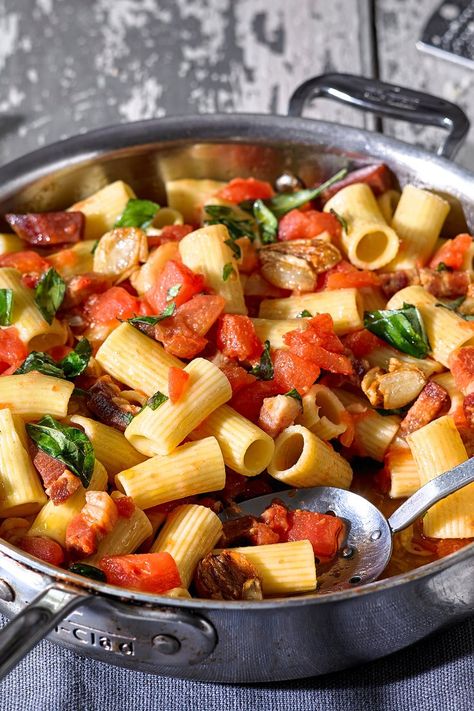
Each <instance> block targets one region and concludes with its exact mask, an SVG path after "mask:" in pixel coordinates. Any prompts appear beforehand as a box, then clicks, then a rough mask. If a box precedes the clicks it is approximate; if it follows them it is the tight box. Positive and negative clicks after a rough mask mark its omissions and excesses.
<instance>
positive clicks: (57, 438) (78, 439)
mask: <svg viewBox="0 0 474 711" xmlns="http://www.w3.org/2000/svg"><path fill="white" fill-rule="evenodd" d="M26 430H27V432H28V434H29V436H30V438H31V439H32V440H33V442H35V444H36V445H37V446H38V448H39V449H41V451H42V452H45V453H46V454H49V456H50V457H53V459H57V460H58V461H59V462H62V463H63V464H64V466H66V467H67V468H68V469H69V470H70V471H71V472H72V473H73V474H75V475H76V476H78V477H79V479H80V480H81V482H82V485H83V486H84V487H85V488H86V489H87V487H88V486H89V484H90V480H91V477H92V472H93V471H94V463H95V456H94V448H93V447H92V444H91V442H90V440H89V438H88V437H87V435H86V434H84V432H82V430H78V429H76V428H75V427H67V426H66V425H62V424H61V423H60V422H58V421H57V420H55V419H54V418H53V417H51V416H50V415H45V417H43V418H42V419H41V420H40V421H39V422H38V423H37V424H32V423H27V425H26Z"/></svg>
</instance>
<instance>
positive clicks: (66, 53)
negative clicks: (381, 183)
mask: <svg viewBox="0 0 474 711" xmlns="http://www.w3.org/2000/svg"><path fill="white" fill-rule="evenodd" d="M437 4H438V3H437V0H379V1H378V2H377V3H376V28H377V35H378V53H379V64H380V75H381V78H383V79H386V80H389V81H392V82H395V83H400V84H405V85H406V86H410V87H413V88H417V89H424V90H427V91H431V92H433V93H435V94H439V95H441V96H443V97H445V98H447V99H450V100H452V101H456V102H458V103H459V104H460V105H461V106H462V107H463V108H464V109H465V110H466V111H467V112H468V114H470V116H471V117H472V118H473V119H474V91H473V86H474V72H470V71H469V70H467V69H461V68H460V67H458V66H456V65H453V64H449V63H447V62H445V61H442V60H437V59H434V58H431V57H428V56H426V55H422V54H420V53H419V52H418V51H417V50H416V48H415V41H416V39H417V38H418V36H419V34H420V31H421V28H422V26H423V24H424V22H425V21H426V19H427V17H428V16H429V14H430V13H431V12H432V11H433V10H434V9H435V7H436V5H437ZM366 5H368V2H367V3H366V2H363V1H362V0H293V1H291V0H76V1H74V0H0V161H1V162H5V161H7V160H10V159H12V158H14V157H16V156H18V155H21V154H23V153H26V152H27V151H30V150H32V149H34V148H36V147H38V146H41V145H44V144H47V143H50V142H52V141H55V140H57V139H58V138H64V137H66V136H69V135H72V134H75V133H78V132H82V131H87V130H88V129H91V128H96V127H99V126H104V125H107V124H112V123H117V122H118V121H134V120H137V119H142V118H150V117H154V116H164V115H167V114H168V115H170V114H183V113H192V112H220V111H253V112H276V113H285V111H286V106H287V102H288V97H289V96H290V94H291V92H292V91H293V89H294V88H295V87H296V86H297V85H298V84H299V83H300V82H301V81H303V80H304V79H306V78H308V77H310V76H312V75H315V74H321V73H323V72H327V71H345V72H353V73H356V74H358V73H360V74H362V73H367V71H368V66H369V59H370V58H369V56H368V42H367V25H366V23H365V21H364V13H363V12H362V11H361V10H363V8H364V6H366ZM308 114H309V115H311V116H318V117H322V118H329V119H330V120H340V121H346V122H349V123H354V124H359V125H360V124H361V123H362V121H363V119H362V117H361V116H360V115H358V114H356V113H355V112H353V111H352V110H348V109H344V108H340V107H335V106H334V105H333V104H329V103H328V102H327V101H325V100H321V101H320V102H319V103H318V104H317V106H315V107H313V108H312V109H311V110H310V111H309V112H308ZM385 130H386V132H387V133H390V134H392V135H396V136H399V137H400V138H403V139H404V140H408V141H416V142H417V143H422V144H425V145H428V146H433V145H435V144H436V142H437V140H438V138H439V136H438V131H437V130H435V129H426V128H425V129H422V128H419V127H413V126H407V125H403V124H397V125H394V124H392V123H389V122H386V126H385ZM458 160H459V161H460V162H461V163H463V164H464V165H468V166H469V165H470V166H471V167H473V168H474V133H473V132H472V131H471V136H470V141H469V142H468V144H466V147H465V148H463V149H462V150H461V152H460V155H459V158H458Z"/></svg>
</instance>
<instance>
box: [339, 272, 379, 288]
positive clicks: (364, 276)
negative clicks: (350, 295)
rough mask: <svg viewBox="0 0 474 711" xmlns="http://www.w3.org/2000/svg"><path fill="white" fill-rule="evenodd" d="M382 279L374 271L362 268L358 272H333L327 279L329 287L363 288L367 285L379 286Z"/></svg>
mask: <svg viewBox="0 0 474 711" xmlns="http://www.w3.org/2000/svg"><path fill="white" fill-rule="evenodd" d="M379 283H380V279H379V278H378V276H377V274H374V272H369V271H367V270H360V271H356V272H346V273H343V272H333V273H332V274H329V276H328V279H327V284H326V288H327V289H362V288H363V287H366V286H378V285H379Z"/></svg>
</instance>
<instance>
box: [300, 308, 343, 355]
mask: <svg viewBox="0 0 474 711" xmlns="http://www.w3.org/2000/svg"><path fill="white" fill-rule="evenodd" d="M305 333H306V334H307V336H308V337H311V339H312V342H314V343H317V344H318V346H323V347H324V348H327V349H328V350H329V351H334V353H344V344H343V343H342V341H341V339H340V338H339V336H337V335H336V333H335V331H334V321H333V320H332V316H331V315H330V314H316V316H313V318H312V319H311V320H310V321H309V323H308V327H307V328H306V331H305Z"/></svg>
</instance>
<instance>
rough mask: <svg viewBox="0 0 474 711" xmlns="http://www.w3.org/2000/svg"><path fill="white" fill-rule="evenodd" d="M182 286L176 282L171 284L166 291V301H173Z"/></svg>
mask: <svg viewBox="0 0 474 711" xmlns="http://www.w3.org/2000/svg"><path fill="white" fill-rule="evenodd" d="M182 286H183V285H182V284H174V285H173V286H170V288H169V289H168V291H167V292H166V301H173V299H175V298H176V297H177V296H178V294H179V292H180V291H181V287H182Z"/></svg>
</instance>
